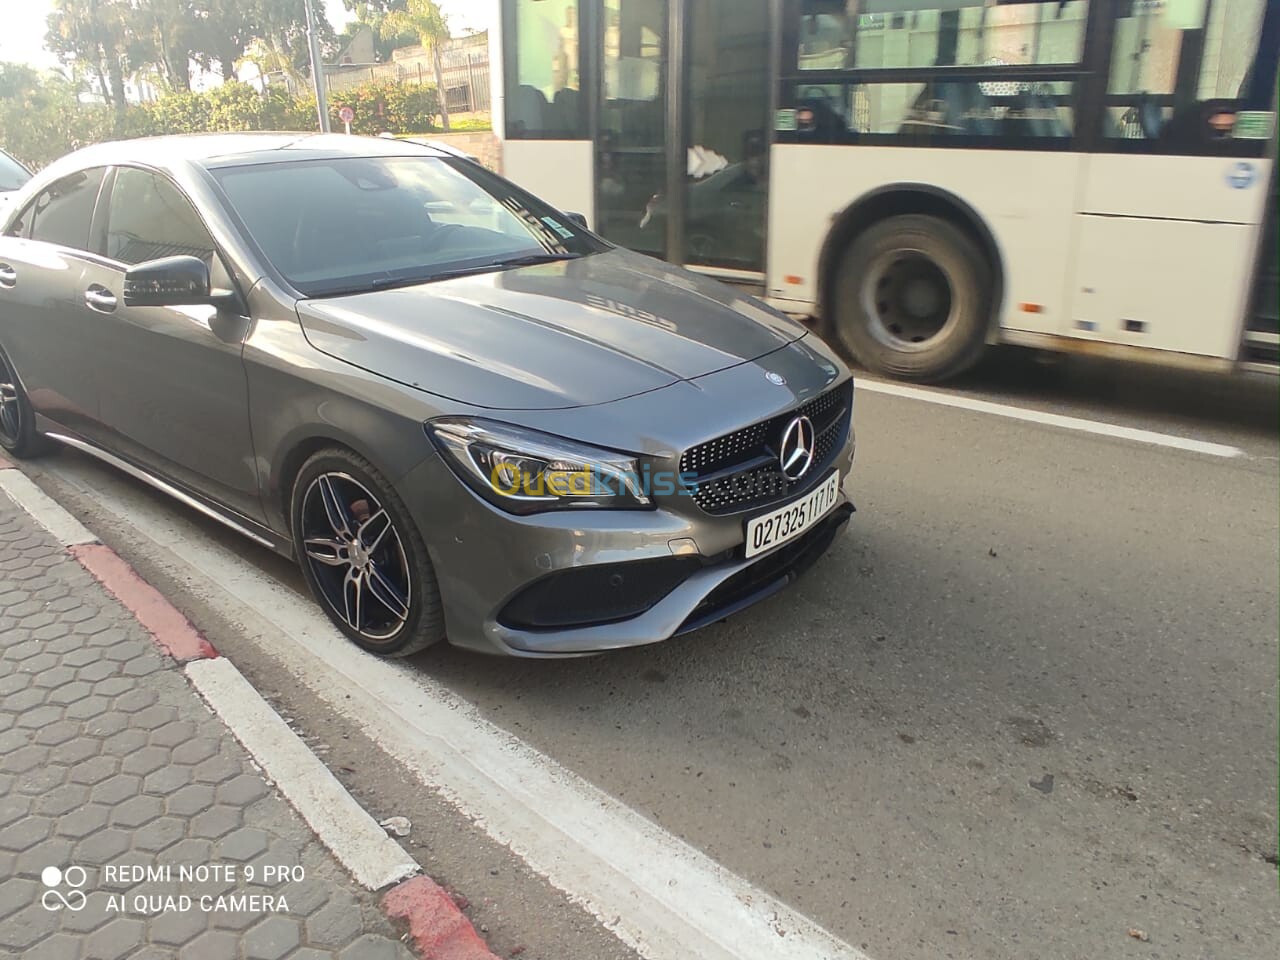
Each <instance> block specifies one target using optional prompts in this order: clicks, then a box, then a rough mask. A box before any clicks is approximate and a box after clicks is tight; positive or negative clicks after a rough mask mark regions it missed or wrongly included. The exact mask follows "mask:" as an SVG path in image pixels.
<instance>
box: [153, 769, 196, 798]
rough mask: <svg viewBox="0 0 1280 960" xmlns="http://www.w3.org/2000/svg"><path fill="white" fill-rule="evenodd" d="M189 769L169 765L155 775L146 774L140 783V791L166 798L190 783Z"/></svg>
mask: <svg viewBox="0 0 1280 960" xmlns="http://www.w3.org/2000/svg"><path fill="white" fill-rule="evenodd" d="M191 773H192V771H191V768H190V767H180V766H177V765H176V764H175V765H170V766H167V767H162V768H161V769H159V770H157V771H156V772H155V773H151V774H148V775H147V776H146V778H145V779H144V780H143V781H142V789H144V790H146V791H147V793H156V794H160V795H162V796H168V795H169V794H171V793H176V792H177V791H178V790H180V789H182V788H183V787H185V786H186V785H187V784H189V783H190V782H191Z"/></svg>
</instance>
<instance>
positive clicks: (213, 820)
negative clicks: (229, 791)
mask: <svg viewBox="0 0 1280 960" xmlns="http://www.w3.org/2000/svg"><path fill="white" fill-rule="evenodd" d="M238 826H240V811H239V810H238V809H236V808H235V807H232V806H228V805H226V804H218V805H216V806H213V807H210V808H209V809H208V810H205V811H204V812H203V813H198V814H196V815H195V817H194V818H193V819H192V821H191V835H192V836H195V837H207V838H208V839H210V840H216V839H218V838H219V837H223V836H226V835H227V834H228V833H230V832H231V831H232V830H234V829H235V828H236V827H238Z"/></svg>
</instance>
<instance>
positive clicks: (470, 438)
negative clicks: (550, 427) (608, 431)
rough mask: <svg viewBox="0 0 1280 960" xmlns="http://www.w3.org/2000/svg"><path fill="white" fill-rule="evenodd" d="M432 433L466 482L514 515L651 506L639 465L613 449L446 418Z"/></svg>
mask: <svg viewBox="0 0 1280 960" xmlns="http://www.w3.org/2000/svg"><path fill="white" fill-rule="evenodd" d="M426 427H427V433H428V434H429V435H430V436H431V438H432V439H433V440H434V441H435V442H436V446H438V447H439V448H440V449H441V450H442V451H443V452H444V453H445V455H446V456H447V458H448V460H449V461H450V462H451V463H452V464H453V466H454V468H455V470H456V472H457V473H458V475H459V476H460V477H461V478H462V479H463V480H464V481H465V482H466V484H467V485H468V486H469V487H471V489H473V490H475V491H476V492H477V493H479V494H480V495H481V496H482V497H484V498H485V499H486V500H488V501H489V502H490V503H492V504H494V505H496V506H498V507H501V508H502V509H503V510H508V511H510V512H511V513H521V514H526V513H538V512H540V511H543V510H556V509H571V510H572V509H592V508H594V509H613V510H627V509H631V510H634V509H642V508H646V507H649V506H650V505H651V503H650V500H649V497H648V496H646V495H645V493H644V492H643V490H642V486H643V484H642V482H641V480H640V470H639V464H638V463H637V462H636V460H635V458H634V457H630V456H627V455H626V454H623V453H618V452H617V451H615V450H602V449H600V448H598V447H591V446H588V445H586V444H582V443H576V442H575V441H573V440H565V439H563V438H561V437H556V436H552V435H551V434H546V433H540V432H538V431H536V430H529V429H526V428H524V427H517V426H512V425H511V424H507V423H498V422H496V421H493V420H480V419H472V418H470V417H443V418H441V419H439V420H432V421H430V422H429V423H428V424H427V425H426Z"/></svg>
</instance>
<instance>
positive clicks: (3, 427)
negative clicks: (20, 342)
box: [0, 347, 50, 460]
mask: <svg viewBox="0 0 1280 960" xmlns="http://www.w3.org/2000/svg"><path fill="white" fill-rule="evenodd" d="M49 447H50V443H49V441H48V440H46V439H45V438H44V437H42V436H41V435H40V434H39V433H38V432H36V417H35V413H34V411H32V409H31V401H30V400H29V399H28V398H27V392H26V390H25V389H23V386H22V381H21V380H20V379H19V378H18V371H17V369H16V368H15V367H14V365H13V361H12V360H10V359H9V355H8V354H7V353H5V351H4V348H3V347H0V448H3V449H4V451H5V452H6V453H9V454H12V455H13V456H15V457H17V458H18V459H20V460H26V459H29V458H31V457H38V456H39V455H40V454H42V453H47V452H48V450H49Z"/></svg>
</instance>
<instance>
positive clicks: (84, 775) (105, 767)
mask: <svg viewBox="0 0 1280 960" xmlns="http://www.w3.org/2000/svg"><path fill="white" fill-rule="evenodd" d="M119 769H120V761H119V760H118V759H117V758H115V757H101V756H99V757H90V758H89V759H88V760H86V761H84V763H77V764H76V766H75V769H74V770H72V771H71V778H70V779H71V782H72V783H101V782H102V781H103V780H106V779H107V778H108V777H110V776H111V775H112V774H114V773H115V772H116V771H117V770H119Z"/></svg>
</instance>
